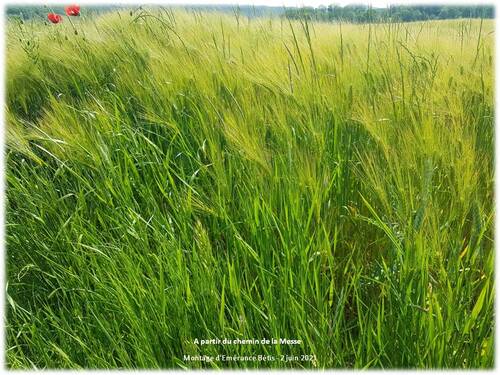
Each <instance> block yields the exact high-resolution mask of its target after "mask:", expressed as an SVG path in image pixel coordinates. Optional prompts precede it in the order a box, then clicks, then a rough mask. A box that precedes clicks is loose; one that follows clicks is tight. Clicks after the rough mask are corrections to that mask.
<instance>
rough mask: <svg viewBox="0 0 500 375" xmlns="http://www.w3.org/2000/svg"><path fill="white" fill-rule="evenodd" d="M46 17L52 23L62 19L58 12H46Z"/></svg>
mask: <svg viewBox="0 0 500 375" xmlns="http://www.w3.org/2000/svg"><path fill="white" fill-rule="evenodd" d="M47 18H48V19H49V21H50V22H52V23H59V22H62V20H63V19H62V17H61V16H60V15H59V14H56V13H49V14H47Z"/></svg>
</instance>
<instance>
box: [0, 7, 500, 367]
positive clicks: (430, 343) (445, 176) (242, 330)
mask: <svg viewBox="0 0 500 375" xmlns="http://www.w3.org/2000/svg"><path fill="white" fill-rule="evenodd" d="M82 13H83V14H84V12H83V10H82ZM493 41H494V36H493V21H489V20H488V21H486V20H484V21H482V20H457V21H435V22H423V23H411V24H404V23H402V24H379V25H370V24H366V25H350V24H338V23H337V24H322V23H307V22H300V21H294V22H288V21H286V20H280V19H253V20H248V19H246V18H244V17H231V16H227V15H221V14H217V13H213V14H210V13H199V12H198V13H187V12H181V11H176V12H171V11H168V10H164V9H150V10H138V11H135V12H130V13H127V12H120V13H116V12H115V13H109V14H106V15H103V16H101V17H99V18H96V19H86V18H85V17H83V18H82V19H79V20H75V21H73V23H72V24H70V23H69V22H63V24H59V25H50V26H49V25H44V24H40V23H36V22H35V23H25V24H18V23H16V22H9V23H8V24H7V47H8V52H7V59H6V63H7V79H6V80H7V82H6V84H7V95H6V96H7V103H6V118H7V142H8V145H7V149H6V152H7V154H6V159H7V165H6V179H7V192H6V202H7V208H6V211H7V218H6V223H7V228H6V236H7V254H6V255H7V257H6V263H7V281H8V285H7V291H6V296H7V328H6V329H7V341H6V350H7V353H6V358H7V364H8V366H9V367H10V368H35V367H36V368H173V367H181V368H197V367H208V368H224V367H231V368H237V367H245V368H255V367H273V368H342V367H355V368H364V367H369V368H441V367H443V368H478V367H480V368H484V367H486V368H491V367H492V366H493V357H494V354H493V351H494V341H493V306H494V275H493V264H494V262H493V260H494V258H493V157H494V148H493V131H494V120H493V113H494V108H493V66H494V62H493V44H494V43H493ZM196 338H197V339H212V338H220V339H223V338H231V339H236V338H239V339H262V338H269V339H270V338H277V339H279V338H288V339H300V340H302V343H301V344H300V345H295V346H291V345H286V344H282V345H265V344H257V345H230V346H229V345H227V346H222V345H212V346H201V345H200V344H196V343H195V341H194V340H195V339H196ZM217 354H226V355H232V356H236V355H241V356H245V355H259V354H261V355H272V356H275V358H276V360H275V361H269V362H252V361H235V362H217V361H213V362H210V363H206V362H199V361H187V360H185V358H184V355H193V356H196V355H211V356H216V355H217ZM302 354H304V355H311V354H313V355H314V356H315V357H314V358H313V360H311V361H302V360H300V359H299V360H293V361H282V360H281V359H282V357H281V356H282V355H297V356H299V357H300V355H302Z"/></svg>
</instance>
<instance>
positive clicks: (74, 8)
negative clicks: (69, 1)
mask: <svg viewBox="0 0 500 375" xmlns="http://www.w3.org/2000/svg"><path fill="white" fill-rule="evenodd" d="M64 10H65V11H66V14H67V15H68V16H79V15H80V6H79V5H70V6H67V7H66V8H64Z"/></svg>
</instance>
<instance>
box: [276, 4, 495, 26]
mask: <svg viewBox="0 0 500 375" xmlns="http://www.w3.org/2000/svg"><path fill="white" fill-rule="evenodd" d="M494 10H495V8H494V6H492V5H477V6H460V5H458V6H451V5H431V6H427V5H391V6H389V7H387V8H372V7H369V6H367V5H346V6H344V7H341V6H338V5H329V6H327V7H325V6H320V7H318V8H312V7H304V8H294V9H292V8H287V9H286V10H285V17H287V18H291V19H297V18H300V19H308V20H316V21H338V20H342V21H347V22H353V23H367V22H375V23H376V22H388V21H395V22H411V21H423V20H444V19H456V18H494V17H495V14H494V13H495V11H494Z"/></svg>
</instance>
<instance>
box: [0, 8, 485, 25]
mask: <svg viewBox="0 0 500 375" xmlns="http://www.w3.org/2000/svg"><path fill="white" fill-rule="evenodd" d="M150 7H151V8H153V7H154V6H150ZM130 8H135V9H137V8H138V7H137V6H135V7H131V6H129V7H127V6H120V5H104V6H102V5H89V6H85V12H84V13H85V15H95V14H101V13H105V12H109V11H115V10H119V9H122V10H123V9H130ZM166 8H183V9H186V10H189V11H195V12H196V11H215V12H223V13H231V14H240V15H243V16H246V17H249V18H253V17H262V16H267V17H286V18H291V19H297V18H301V19H304V18H305V19H308V20H316V21H337V20H343V21H348V22H353V23H366V22H387V21H391V20H392V21H398V22H410V21H420V20H442V19H454V18H481V17H482V18H494V17H495V15H494V13H495V12H494V9H495V8H494V6H488V5H478V6H450V5H431V6H425V5H413V6H409V5H391V6H390V7H388V8H372V7H369V6H367V5H346V6H344V7H341V6H338V5H329V6H320V7H318V8H312V7H304V8H284V7H268V6H245V5H240V6H233V5H179V6H166ZM49 12H55V13H59V14H64V8H63V7H62V6H52V7H51V6H29V5H28V6H26V5H24V6H22V5H20V6H16V5H9V6H7V8H6V13H7V17H16V18H21V19H24V20H28V19H33V18H35V19H36V18H38V19H40V18H43V19H45V18H46V17H47V13H49Z"/></svg>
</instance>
